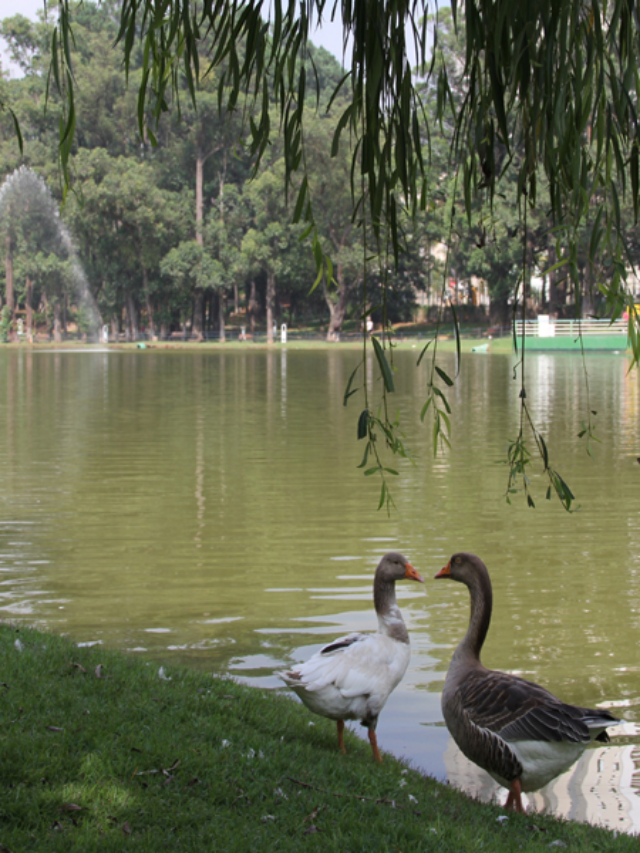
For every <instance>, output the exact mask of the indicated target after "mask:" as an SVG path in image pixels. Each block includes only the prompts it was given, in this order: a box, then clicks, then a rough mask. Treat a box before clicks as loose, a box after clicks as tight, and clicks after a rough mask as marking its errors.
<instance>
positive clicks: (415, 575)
mask: <svg viewBox="0 0 640 853" xmlns="http://www.w3.org/2000/svg"><path fill="white" fill-rule="evenodd" d="M404 576H405V578H408V579H409V580H412V581H420V583H424V578H423V577H422V575H421V574H420V572H417V571H416V570H415V569H414V568H413V566H412V565H411V563H407V571H406V572H405V573H404Z"/></svg>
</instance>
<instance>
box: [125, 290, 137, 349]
mask: <svg viewBox="0 0 640 853" xmlns="http://www.w3.org/2000/svg"><path fill="white" fill-rule="evenodd" d="M126 306H127V321H126V334H127V340H128V341H137V340H138V312H137V310H136V304H135V302H134V300H133V296H132V295H131V293H130V292H127V302H126Z"/></svg>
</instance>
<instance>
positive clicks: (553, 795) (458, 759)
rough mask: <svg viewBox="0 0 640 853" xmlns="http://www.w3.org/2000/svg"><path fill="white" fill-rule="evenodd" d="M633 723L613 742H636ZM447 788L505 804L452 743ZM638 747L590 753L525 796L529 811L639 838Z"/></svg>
mask: <svg viewBox="0 0 640 853" xmlns="http://www.w3.org/2000/svg"><path fill="white" fill-rule="evenodd" d="M638 734H640V727H638V725H637V724H636V723H621V724H620V725H618V726H615V727H612V728H610V729H609V735H610V736H611V738H612V740H615V739H617V738H620V737H624V738H637V737H638ZM444 763H445V768H446V771H447V778H448V780H449V783H450V784H451V785H455V787H456V788H460V789H462V790H463V791H465V792H466V793H467V794H469V796H471V797H476V798H477V799H479V800H482V801H483V802H487V803H489V802H504V795H505V789H504V788H502V787H501V786H500V785H498V783H497V782H495V781H494V780H493V779H492V778H491V776H489V774H488V773H486V772H485V771H484V770H481V769H480V768H479V767H478V766H477V765H476V764H473V762H471V761H469V759H468V758H466V757H465V756H464V755H463V754H462V752H460V750H459V749H458V747H457V746H456V744H455V742H454V741H453V739H450V740H449V744H448V746H447V749H446V751H445V754H444ZM639 794H640V747H639V746H637V745H635V744H626V745H618V744H615V743H612V744H611V745H609V746H603V747H593V748H590V749H587V751H586V752H585V753H584V754H583V755H582V757H581V758H580V759H579V761H578V762H577V763H576V764H575V765H574V766H573V767H572V768H571V769H570V770H568V771H567V772H566V773H563V774H562V775H561V776H558V777H557V778H556V779H554V780H553V782H551V783H550V784H549V785H547V786H546V787H545V788H542V789H541V790H540V791H535V792H532V793H529V794H523V795H522V800H523V805H524V806H525V808H526V809H527V811H536V812H547V813H549V814H553V815H555V816H556V817H562V818H565V819H567V820H577V821H581V822H584V823H591V824H594V825H596V826H597V825H599V826H604V827H606V828H607V829H612V830H613V829H615V830H617V831H618V832H627V833H630V834H634V833H640V796H639Z"/></svg>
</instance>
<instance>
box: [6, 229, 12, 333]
mask: <svg viewBox="0 0 640 853" xmlns="http://www.w3.org/2000/svg"><path fill="white" fill-rule="evenodd" d="M6 246H7V250H6V254H5V271H6V290H5V299H6V304H7V305H8V306H9V310H10V311H11V318H12V319H13V251H12V248H11V237H9V236H7V242H6Z"/></svg>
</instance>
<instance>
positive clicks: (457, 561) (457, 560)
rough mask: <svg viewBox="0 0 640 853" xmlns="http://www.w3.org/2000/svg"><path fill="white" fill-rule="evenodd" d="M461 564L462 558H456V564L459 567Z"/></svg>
mask: <svg viewBox="0 0 640 853" xmlns="http://www.w3.org/2000/svg"><path fill="white" fill-rule="evenodd" d="M461 562H462V560H461V559H460V557H456V563H458V565H459V564H460V563H461Z"/></svg>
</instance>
